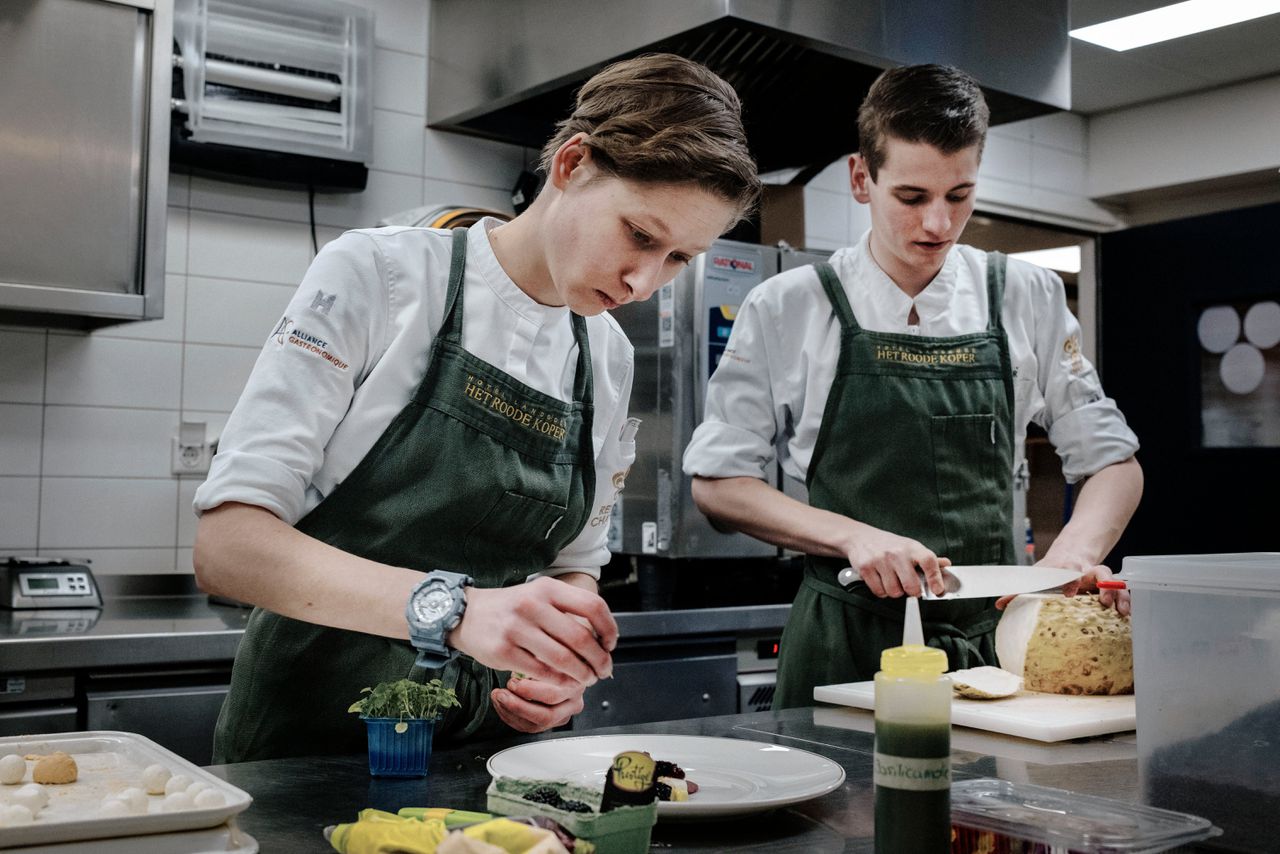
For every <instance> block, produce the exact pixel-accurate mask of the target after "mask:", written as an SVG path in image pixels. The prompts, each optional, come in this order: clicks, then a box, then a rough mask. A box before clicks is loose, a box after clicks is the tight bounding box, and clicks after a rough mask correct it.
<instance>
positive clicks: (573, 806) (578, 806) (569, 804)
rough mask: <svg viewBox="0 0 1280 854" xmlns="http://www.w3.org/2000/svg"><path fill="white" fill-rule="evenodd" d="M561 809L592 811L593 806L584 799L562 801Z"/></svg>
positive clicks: (567, 810)
mask: <svg viewBox="0 0 1280 854" xmlns="http://www.w3.org/2000/svg"><path fill="white" fill-rule="evenodd" d="M560 809H562V810H564V811H565V812H591V807H589V806H587V805H586V804H584V803H583V802H582V801H562V802H561V804H560Z"/></svg>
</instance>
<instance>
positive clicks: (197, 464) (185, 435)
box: [172, 421, 213, 475]
mask: <svg viewBox="0 0 1280 854" xmlns="http://www.w3.org/2000/svg"><path fill="white" fill-rule="evenodd" d="M172 448H173V456H172V469H173V473H174V474H176V475H184V474H191V475H196V474H208V473H209V460H210V459H212V457H213V448H212V446H211V445H210V443H209V440H208V438H207V436H206V435H205V424H204V422H203V421H184V422H182V426H181V427H180V428H179V430H178V435H177V436H174V437H173V446H172Z"/></svg>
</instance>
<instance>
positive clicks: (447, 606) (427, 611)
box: [413, 584, 453, 623]
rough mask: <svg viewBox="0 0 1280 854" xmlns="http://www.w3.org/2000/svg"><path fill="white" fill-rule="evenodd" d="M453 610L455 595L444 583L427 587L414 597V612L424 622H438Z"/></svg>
mask: <svg viewBox="0 0 1280 854" xmlns="http://www.w3.org/2000/svg"><path fill="white" fill-rule="evenodd" d="M452 610H453V596H452V595H450V593H449V591H448V590H446V589H445V588H444V586H443V585H435V584H432V585H431V586H429V587H427V588H426V589H424V590H421V591H419V593H418V594H417V595H416V596H414V597H413V612H414V614H416V615H417V617H418V619H419V620H420V621H422V622H423V623H438V622H440V621H441V620H443V619H444V618H445V616H447V615H448V614H449V612H450V611H452Z"/></svg>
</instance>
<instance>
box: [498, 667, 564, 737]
mask: <svg viewBox="0 0 1280 854" xmlns="http://www.w3.org/2000/svg"><path fill="white" fill-rule="evenodd" d="M585 690H586V686H585V685H581V684H577V685H573V686H569V687H565V686H561V685H556V684H555V683H553V682H543V681H542V680H541V679H527V678H526V679H518V678H515V677H512V679H511V680H510V681H508V682H507V687H506V688H495V689H494V690H493V691H491V692H490V693H489V698H490V699H491V700H493V707H494V708H495V709H497V711H498V717H500V718H502V720H503V722H504V723H506V725H507V726H509V727H511V728H512V729H514V730H517V731H518V732H545V731H546V730H549V729H554V728H555V727H558V726H561V725H562V724H565V723H568V722H569V719H570V718H572V717H573V716H574V715H576V714H577V713H578V712H580V711H582V694H583V692H584V691H585Z"/></svg>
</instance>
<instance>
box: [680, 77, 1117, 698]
mask: <svg viewBox="0 0 1280 854" xmlns="http://www.w3.org/2000/svg"><path fill="white" fill-rule="evenodd" d="M987 115H988V113H987V106H986V103H985V101H984V100H983V96H982V92H981V91H980V90H979V88H978V86H977V84H976V83H975V82H974V81H973V79H972V78H971V77H969V76H968V75H966V74H964V73H963V72H961V71H958V70H956V69H953V68H947V67H943V66H937V65H925V66H912V67H908V68H897V69H892V70H890V71H886V72H884V73H883V74H882V75H881V76H880V77H879V79H878V80H877V81H876V82H875V83H874V84H873V85H872V87H871V90H870V92H869V93H868V95H867V98H866V100H865V101H864V102H863V104H862V107H861V109H860V110H859V114H858V133H859V142H860V149H859V153H858V154H855V155H853V156H852V157H850V180H851V184H852V188H853V195H854V198H855V199H856V200H857V201H859V202H861V203H863V204H867V205H869V206H870V213H871V230H870V232H869V233H868V235H867V236H864V237H863V238H862V240H861V241H859V243H858V244H857V245H856V246H854V247H851V248H847V249H841V250H839V251H838V252H836V253H835V254H834V255H833V256H832V257H831V259H830V264H821V265H817V266H816V267H813V266H809V267H801V268H798V269H795V270H791V271H789V272H785V273H782V274H781V275H779V276H777V277H775V278H773V279H771V280H770V281H768V282H765V283H764V284H763V285H761V286H760V287H758V288H756V289H755V290H753V291H751V293H750V294H749V295H748V296H747V299H746V300H745V301H744V303H743V305H742V307H741V309H740V311H739V314H738V317H737V320H736V322H735V323H734V326H733V333H732V338H731V339H730V341H729V344H728V349H727V351H726V352H725V354H724V356H723V358H722V359H721V361H720V364H719V367H718V368H717V370H716V373H715V375H714V377H713V378H712V379H711V383H710V386H709V388H708V390H707V407H706V420H705V421H704V422H703V423H702V425H701V426H699V427H698V429H697V431H696V432H695V433H694V436H693V439H692V441H691V442H690V445H689V448H688V449H687V451H686V453H685V458H684V468H685V471H686V472H688V473H689V474H691V475H694V476H695V479H694V484H693V494H694V498H695V500H696V501H697V502H698V506H699V507H700V508H701V509H702V510H703V512H705V513H706V514H707V515H708V516H710V517H712V518H713V519H717V520H718V521H720V522H722V523H724V524H725V525H726V526H728V527H732V528H737V529H739V530H743V531H746V532H747V533H750V534H752V535H754V536H757V537H760V538H761V539H764V540H767V541H769V542H772V543H778V544H781V545H786V546H788V547H790V548H793V549H797V550H799V551H803V552H805V553H806V554H807V555H808V557H807V559H806V566H805V577H804V581H803V583H802V586H801V588H800V591H799V593H798V594H797V596H796V600H795V605H794V606H793V607H792V609H791V616H790V618H789V620H788V623H787V627H786V630H785V632H784V633H783V635H782V642H781V648H780V650H779V662H778V689H777V693H776V695H775V700H774V702H775V704H776V706H777V707H778V708H787V707H789V706H797V705H811V704H812V702H813V687H814V686H815V685H821V684H829V683H838V682H855V681H859V680H864V679H870V678H871V677H872V676H873V675H874V673H875V672H876V671H877V670H878V669H879V661H880V653H881V651H882V650H884V649H885V648H886V647H889V646H897V645H898V644H899V643H901V638H902V631H903V626H902V621H903V600H902V599H901V598H900V597H902V596H903V595H904V593H905V594H907V595H911V596H916V595H919V593H920V592H921V591H920V583H919V580H918V579H917V575H916V568H917V567H919V568H921V569H923V570H924V572H925V575H926V577H927V579H928V582H929V584H930V585H931V587H932V588H933V590H934V591H935V592H941V591H942V586H941V579H940V576H939V566H940V565H946V563H947V561H948V560H949V561H951V562H954V563H956V564H1010V563H1013V562H1014V550H1013V541H1012V536H1011V534H1012V530H1013V520H1012V519H1011V516H1012V480H1013V464H1014V460H1015V458H1017V459H1020V458H1021V448H1022V442H1023V437H1025V435H1026V429H1027V425H1028V423H1029V422H1030V421H1032V420H1034V421H1036V422H1037V423H1038V424H1040V425H1042V426H1043V427H1045V428H1046V429H1047V430H1048V433H1049V438H1050V440H1051V441H1052V442H1053V444H1054V446H1055V447H1056V449H1057V452H1058V454H1059V455H1060V456H1061V457H1062V459H1063V470H1064V472H1065V473H1066V476H1067V477H1068V478H1069V479H1070V480H1072V481H1076V480H1079V479H1081V478H1083V477H1088V478H1089V479H1088V481H1087V482H1086V483H1085V484H1084V487H1083V488H1082V489H1081V491H1080V494H1079V499H1078V501H1077V503H1076V507H1075V512H1074V515H1073V516H1072V519H1071V521H1070V523H1069V524H1068V525H1067V526H1066V527H1065V528H1064V529H1063V531H1062V533H1061V534H1060V535H1059V536H1058V537H1057V538H1056V539H1055V540H1054V541H1053V544H1052V546H1051V548H1050V549H1049V551H1048V553H1047V554H1046V555H1045V557H1044V561H1043V562H1044V563H1046V564H1048V565H1053V566H1064V567H1069V568H1073V569H1079V570H1082V571H1083V572H1085V573H1086V575H1085V578H1084V580H1083V581H1084V585H1085V586H1090V585H1091V584H1092V581H1093V579H1095V578H1097V577H1107V576H1109V575H1110V571H1109V570H1108V569H1107V568H1106V567H1104V566H1098V563H1099V562H1100V561H1101V560H1103V559H1104V558H1105V556H1106V555H1107V553H1108V552H1109V551H1110V550H1111V548H1112V546H1114V545H1115V542H1116V540H1117V538H1118V537H1119V536H1120V533H1121V531H1122V530H1123V529H1124V526H1125V524H1126V523H1127V522H1128V520H1129V517H1130V516H1131V515H1132V513H1133V511H1134V508H1135V507H1136V505H1137V503H1138V498H1139V496H1140V495H1141V492H1142V471H1141V469H1140V468H1139V466H1138V463H1137V462H1136V460H1135V459H1134V458H1133V455H1134V452H1135V451H1136V450H1137V447H1138V442H1137V439H1136V437H1135V436H1134V435H1133V432H1132V431H1130V430H1129V428H1128V427H1127V426H1126V424H1125V421H1124V417H1123V416H1122V415H1121V414H1120V412H1119V410H1118V409H1117V408H1116V406H1115V404H1114V402H1113V401H1111V400H1109V399H1107V398H1106V397H1105V396H1104V395H1103V392H1102V387H1101V385H1100V383H1099V382H1098V376H1097V373H1096V372H1095V371H1094V369H1093V366H1092V365H1090V364H1089V362H1088V361H1087V360H1086V359H1085V358H1084V357H1083V355H1081V353H1080V326H1079V323H1077V321H1076V319H1075V318H1074V317H1073V316H1072V315H1071V313H1070V311H1068V309H1067V305H1066V300H1065V297H1064V293H1063V285H1062V280H1061V279H1059V278H1058V277H1057V276H1056V275H1054V274H1053V273H1050V272H1049V271H1047V270H1044V269H1041V268H1039V267H1034V266H1032V265H1030V264H1027V263H1024V262H1018V261H1007V262H1006V259H1005V258H1004V257H1003V256H1000V255H997V254H994V253H993V254H991V255H988V254H987V253H985V252H980V251H978V250H976V249H973V248H971V247H968V246H961V245H959V244H958V243H957V241H958V238H959V237H960V233H961V232H962V231H963V230H964V227H965V224H966V223H967V222H968V220H969V217H970V215H971V214H972V213H973V207H974V192H975V184H976V181H977V175H978V163H979V160H980V159H981V155H982V144H983V140H984V138H985V135H986V130H987ZM775 445H776V447H778V448H780V450H781V462H782V467H783V469H784V470H785V471H786V472H787V473H788V474H789V475H790V476H792V477H798V478H805V479H806V482H807V485H808V488H809V503H808V504H807V505H806V504H803V503H801V502H798V501H795V500H793V499H791V498H789V497H787V496H786V495H784V494H783V493H782V492H779V491H778V490H776V489H774V488H773V487H772V486H770V485H769V484H768V483H767V482H766V481H765V480H764V479H763V478H764V477H765V466H766V465H767V464H768V463H769V462H770V461H771V460H772V459H773V455H774V448H775ZM845 566H852V567H854V568H855V569H856V570H858V572H859V575H860V576H861V578H862V580H863V581H864V582H865V585H860V586H858V587H855V588H853V589H850V590H845V589H843V588H842V587H841V586H840V585H839V584H837V582H836V575H837V573H838V572H839V570H840V569H841V568H843V567H845ZM1070 592H1071V593H1072V594H1074V592H1075V587H1074V586H1073V587H1072V589H1071V591H1070ZM894 597H898V598H894ZM1112 598H1113V594H1111V593H1110V592H1104V594H1103V597H1102V599H1103V601H1104V603H1110V602H1111V601H1112ZM1115 604H1116V606H1117V608H1118V609H1119V610H1121V611H1122V612H1123V613H1127V612H1128V600H1127V596H1125V597H1120V598H1118V599H1117V600H1116V602H1115ZM922 614H923V617H924V621H925V627H924V628H925V634H926V638H927V640H928V642H929V643H930V644H931V645H934V646H937V647H940V648H942V649H943V650H944V651H946V652H947V654H948V658H949V661H950V665H951V668H952V669H955V668H963V667H974V666H978V665H982V664H995V663H996V660H995V650H994V642H993V637H992V634H993V632H992V630H993V629H994V628H995V624H996V622H997V620H998V617H999V615H998V612H997V611H996V610H995V608H994V607H993V602H992V601H991V600H989V599H966V600H958V601H952V602H926V603H923V605H922Z"/></svg>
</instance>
